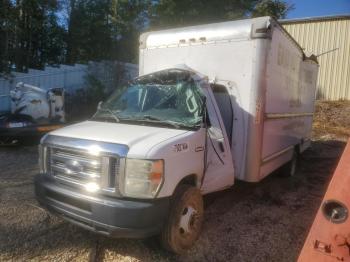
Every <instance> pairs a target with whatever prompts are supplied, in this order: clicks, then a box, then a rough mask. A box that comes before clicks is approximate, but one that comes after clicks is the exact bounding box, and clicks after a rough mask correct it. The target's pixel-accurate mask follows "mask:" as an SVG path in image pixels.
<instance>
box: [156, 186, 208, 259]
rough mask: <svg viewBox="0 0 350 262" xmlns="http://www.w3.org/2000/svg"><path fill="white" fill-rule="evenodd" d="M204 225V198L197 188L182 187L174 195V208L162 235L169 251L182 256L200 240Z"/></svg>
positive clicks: (163, 243)
mask: <svg viewBox="0 0 350 262" xmlns="http://www.w3.org/2000/svg"><path fill="white" fill-rule="evenodd" d="M202 223H203V198H202V195H201V193H200V191H199V189H197V188H196V187H193V186H189V185H180V186H179V187H178V188H177V189H176V191H175V194H174V198H173V201H172V207H171V209H170V212H169V217H168V221H167V222H166V224H165V226H164V229H163V231H162V234H161V242H162V245H163V246H164V248H166V249H167V250H169V251H171V252H174V253H177V254H181V253H184V252H185V251H186V250H188V249H190V248H191V247H192V246H193V245H194V243H195V241H196V240H197V239H198V237H199V234H200V231H201V228H202Z"/></svg>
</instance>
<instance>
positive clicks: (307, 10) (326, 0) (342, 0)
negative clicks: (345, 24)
mask: <svg viewBox="0 0 350 262" xmlns="http://www.w3.org/2000/svg"><path fill="white" fill-rule="evenodd" d="M286 2H287V3H289V4H294V8H295V9H294V10H292V11H290V12H289V13H288V15H287V19H288V18H301V17H314V16H327V15H340V14H348V15H350V0H287V1H286Z"/></svg>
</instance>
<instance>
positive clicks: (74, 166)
mask: <svg viewBox="0 0 350 262" xmlns="http://www.w3.org/2000/svg"><path fill="white" fill-rule="evenodd" d="M64 165H65V172H66V174H79V173H81V172H83V171H84V167H83V166H82V165H81V164H80V163H79V162H78V161H76V160H73V161H69V162H66V163H65V164H64Z"/></svg>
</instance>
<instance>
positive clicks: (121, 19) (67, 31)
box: [0, 0, 293, 73]
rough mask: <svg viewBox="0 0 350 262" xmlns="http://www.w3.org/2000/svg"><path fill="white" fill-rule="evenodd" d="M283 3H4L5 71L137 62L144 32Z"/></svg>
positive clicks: (1, 58) (278, 14)
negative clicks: (51, 66) (112, 61)
mask: <svg viewBox="0 0 350 262" xmlns="http://www.w3.org/2000/svg"><path fill="white" fill-rule="evenodd" d="M291 9H293V6H292V5H289V4H287V3H286V2H285V1H283V0H0V73H8V72H10V71H12V70H15V71H19V72H26V71H27V70H28V69H29V68H35V69H43V68H44V67H45V65H47V64H49V65H53V66H54V65H59V64H74V63H86V62H88V61H91V60H93V61H100V60H119V61H125V62H134V63H137V56H138V37H139V34H140V32H142V31H147V30H156V29H157V30H158V29H165V28H171V27H179V26H187V25H196V24H202V23H211V22H220V21H227V20H234V19H239V18H246V17H256V16H264V15H271V16H273V17H275V18H277V19H278V18H284V17H286V14H287V13H288V11H290V10H291Z"/></svg>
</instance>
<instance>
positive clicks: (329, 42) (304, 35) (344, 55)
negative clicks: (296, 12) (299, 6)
mask: <svg viewBox="0 0 350 262" xmlns="http://www.w3.org/2000/svg"><path fill="white" fill-rule="evenodd" d="M282 25H283V27H284V28H285V29H286V30H287V31H288V32H289V33H290V34H291V35H292V36H293V37H294V38H295V40H296V41H297V42H299V44H300V45H301V47H302V48H304V49H305V52H306V53H313V54H315V55H319V54H322V53H324V52H327V51H331V50H333V49H336V48H337V49H336V50H334V51H331V52H329V53H326V54H324V55H321V56H320V57H318V60H319V63H320V70H319V75H318V82H317V98H318V99H323V100H340V99H350V17H349V18H346V19H325V20H322V19H320V20H319V21H317V20H315V21H312V20H311V21H307V20H305V21H298V22H282Z"/></svg>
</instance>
